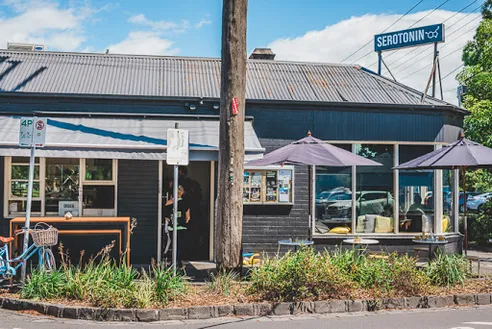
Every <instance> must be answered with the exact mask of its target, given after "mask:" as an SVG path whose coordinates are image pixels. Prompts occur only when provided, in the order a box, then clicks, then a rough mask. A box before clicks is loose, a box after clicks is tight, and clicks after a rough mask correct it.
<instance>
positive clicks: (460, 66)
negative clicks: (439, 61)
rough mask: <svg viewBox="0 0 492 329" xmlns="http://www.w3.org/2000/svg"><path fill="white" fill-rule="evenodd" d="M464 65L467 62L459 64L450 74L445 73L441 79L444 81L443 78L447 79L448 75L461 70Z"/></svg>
mask: <svg viewBox="0 0 492 329" xmlns="http://www.w3.org/2000/svg"><path fill="white" fill-rule="evenodd" d="M463 66H465V64H461V65H459V66H458V67H456V68H455V69H454V70H452V71H451V72H449V73H448V74H446V75H445V76H444V77H443V78H442V79H441V81H442V80H444V79H446V78H447V77H449V76H450V75H451V74H453V72H456V71H457V70H459V69H460V68H462V67H463Z"/></svg>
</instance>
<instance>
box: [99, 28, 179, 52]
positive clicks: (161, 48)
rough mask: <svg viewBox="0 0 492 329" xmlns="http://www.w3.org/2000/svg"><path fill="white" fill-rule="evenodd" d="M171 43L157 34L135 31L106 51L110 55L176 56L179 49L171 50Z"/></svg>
mask: <svg viewBox="0 0 492 329" xmlns="http://www.w3.org/2000/svg"><path fill="white" fill-rule="evenodd" d="M172 46H173V42H172V41H169V40H167V39H164V38H162V37H161V36H160V34H159V33H157V32H152V31H135V32H130V34H129V35H128V37H127V38H126V39H125V40H123V41H121V42H119V43H117V44H113V45H109V46H108V49H109V51H110V53H111V54H141V55H176V54H178V52H179V49H177V48H172Z"/></svg>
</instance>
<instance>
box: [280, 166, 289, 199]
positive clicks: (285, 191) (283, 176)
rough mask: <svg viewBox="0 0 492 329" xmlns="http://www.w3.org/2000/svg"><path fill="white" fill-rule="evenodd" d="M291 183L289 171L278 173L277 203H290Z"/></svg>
mask: <svg viewBox="0 0 492 329" xmlns="http://www.w3.org/2000/svg"><path fill="white" fill-rule="evenodd" d="M291 181H292V171H291V170H279V171H278V195H279V198H278V201H279V202H290V193H291Z"/></svg>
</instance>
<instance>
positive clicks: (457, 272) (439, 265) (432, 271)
mask: <svg viewBox="0 0 492 329" xmlns="http://www.w3.org/2000/svg"><path fill="white" fill-rule="evenodd" d="M426 274H427V277H428V278H429V280H430V282H431V283H432V284H433V285H436V286H447V287H450V286H454V285H456V284H458V283H460V284H464V283H465V280H466V279H468V278H470V277H471V273H470V271H469V269H468V263H467V260H466V258H465V257H464V256H462V255H446V254H442V253H441V254H438V255H437V257H436V258H435V259H434V260H433V261H432V262H430V263H429V265H428V267H427V269H426Z"/></svg>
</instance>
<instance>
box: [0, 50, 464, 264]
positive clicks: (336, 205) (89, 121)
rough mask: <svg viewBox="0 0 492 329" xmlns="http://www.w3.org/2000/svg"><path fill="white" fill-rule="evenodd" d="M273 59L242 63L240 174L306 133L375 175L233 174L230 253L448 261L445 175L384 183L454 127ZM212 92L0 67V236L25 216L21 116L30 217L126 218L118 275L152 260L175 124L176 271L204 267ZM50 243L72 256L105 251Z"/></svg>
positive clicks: (450, 234) (133, 65)
mask: <svg viewBox="0 0 492 329" xmlns="http://www.w3.org/2000/svg"><path fill="white" fill-rule="evenodd" d="M268 53H270V54H271V52H267V54H268ZM273 58H274V56H273V55H266V56H265V52H261V54H257V53H256V52H253V54H252V55H251V57H250V59H249V61H248V71H247V100H246V117H245V159H246V162H247V161H249V160H254V159H257V158H260V157H261V156H262V155H263V154H264V153H265V152H269V151H272V150H274V149H276V148H279V147H281V146H284V145H286V144H288V143H290V142H291V141H294V140H297V139H300V138H302V137H304V136H306V134H307V132H308V131H311V133H312V134H313V136H315V137H317V138H319V139H322V140H324V141H326V142H329V143H332V144H334V145H336V146H339V147H342V148H344V149H346V150H348V151H351V152H354V153H356V154H358V155H361V156H364V157H367V158H370V159H372V160H374V161H377V162H380V163H381V164H382V166H379V167H365V168H362V167H361V168H355V167H352V168H329V167H316V168H311V169H308V168H307V167H303V166H288V165H285V166H268V167H251V166H248V164H247V163H246V166H245V174H244V180H243V182H244V193H243V202H244V220H243V250H244V251H251V252H261V251H266V252H276V251H277V250H278V247H279V246H278V240H281V239H288V238H310V239H312V240H313V241H314V244H315V246H316V247H317V248H320V249H322V248H333V247H335V246H337V245H340V243H341V241H342V239H343V238H346V237H347V235H346V234H339V233H336V232H338V231H340V228H348V229H349V230H350V232H349V233H348V236H353V235H354V234H357V235H361V236H368V237H372V238H376V239H378V240H379V241H380V244H379V245H378V246H377V248H380V249H382V250H385V251H391V250H399V251H402V252H407V251H408V252H412V250H413V249H412V248H413V245H412V242H411V240H412V238H413V237H414V236H415V235H416V234H420V233H421V232H422V231H426V232H429V233H430V232H432V233H434V234H442V235H445V236H446V237H447V240H448V241H449V242H450V243H448V245H446V248H447V249H449V250H459V249H460V248H461V243H462V238H461V235H460V234H459V233H458V211H459V200H458V198H456V197H455V196H456V195H457V192H458V184H457V183H458V181H457V180H458V176H457V173H456V172H455V171H444V170H436V171H408V172H403V171H400V172H398V171H396V170H392V168H393V167H394V166H395V165H398V164H399V163H403V162H405V161H408V160H411V159H413V158H416V157H418V156H420V155H422V154H425V153H427V152H430V151H432V150H434V149H436V148H440V147H442V146H444V145H446V144H448V143H451V142H453V141H455V140H456V139H457V138H458V137H459V135H460V132H461V128H462V125H463V118H464V116H465V115H466V113H467V112H466V111H465V110H464V109H462V108H459V107H457V106H455V105H452V104H448V103H446V102H443V101H440V100H437V99H434V98H430V97H422V93H421V92H419V91H417V90H414V89H412V88H409V87H407V86H404V85H402V84H399V83H397V82H395V81H392V80H388V79H386V78H384V77H380V76H378V75H376V74H375V73H373V72H371V71H369V70H367V69H365V68H363V67H360V66H357V65H342V64H326V63H302V62H288V61H277V60H274V59H273ZM219 79H220V60H219V59H208V58H186V57H164V56H136V55H113V54H87V53H61V52H21V51H8V50H2V51H0V127H1V128H0V184H1V185H2V186H3V188H2V189H0V191H1V192H0V194H1V198H0V209H1V213H0V217H1V218H0V229H1V232H0V233H1V234H2V235H8V234H9V222H10V220H11V219H12V218H16V217H22V216H24V215H25V207H26V191H27V173H28V163H29V160H28V156H29V150H28V149H25V148H21V147H19V146H18V134H19V119H20V117H22V116H34V115H35V116H37V117H40V118H41V117H42V118H46V119H47V137H46V138H47V141H46V146H45V147H44V148H42V149H38V150H36V155H37V158H36V164H35V180H34V193H33V204H32V212H33V216H40V217H48V216H51V217H53V216H62V215H63V214H64V212H65V211H66V210H67V209H70V211H71V212H72V213H73V215H74V216H79V217H88V218H89V217H90V218H93V217H108V218H110V217H131V218H135V219H136V224H137V226H136V227H135V228H134V229H133V235H132V237H131V260H132V263H133V264H149V263H150V262H151V260H152V259H158V258H160V257H163V255H162V249H163V246H162V242H161V241H162V239H161V238H162V230H161V229H160V227H161V224H162V222H163V204H164V202H165V200H166V199H167V198H168V197H169V193H170V189H169V181H170V180H171V178H172V168H171V167H170V166H168V165H167V164H166V145H167V140H166V138H167V129H168V128H173V127H174V126H175V124H176V123H178V124H179V127H180V128H182V129H187V130H189V134H190V164H189V166H187V167H186V169H184V170H182V171H181V174H182V176H181V178H180V179H181V180H182V182H183V186H184V187H185V190H188V191H187V193H188V194H189V195H190V198H192V200H193V202H192V204H193V206H192V209H191V213H192V215H191V222H190V223H193V225H192V227H191V230H190V237H191V238H190V242H189V244H190V245H189V250H188V256H189V259H194V260H207V261H213V260H214V257H215V255H214V252H215V249H214V241H215V238H216V237H215V207H216V193H217V184H218V183H219V182H218V178H217V177H218V172H217V160H218V149H219V147H218V146H219V129H218V127H219V92H220V80H219ZM310 170H312V173H313V175H310V173H311V172H310ZM310 192H311V193H310ZM310 195H312V196H313V197H312V198H310ZM415 209H419V211H420V212H419V213H414V212H413V210H415ZM94 225H96V224H94ZM63 239H64V244H66V245H67V246H68V245H72V247H71V249H72V253H78V250H77V248H78V249H81V248H82V249H88V250H97V249H98V248H100V247H102V246H104V245H105V244H107V242H108V241H109V240H111V239H112V238H111V237H108V236H103V237H98V236H92V235H91V236H89V237H84V236H82V237H80V236H78V237H75V236H66V237H63ZM80 246H83V247H80ZM91 248H92V249H91Z"/></svg>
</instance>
